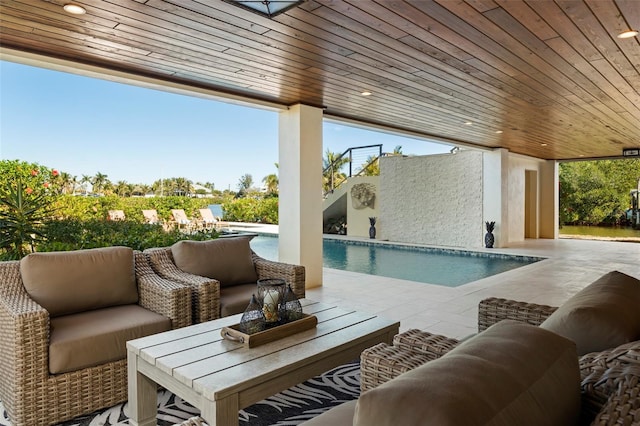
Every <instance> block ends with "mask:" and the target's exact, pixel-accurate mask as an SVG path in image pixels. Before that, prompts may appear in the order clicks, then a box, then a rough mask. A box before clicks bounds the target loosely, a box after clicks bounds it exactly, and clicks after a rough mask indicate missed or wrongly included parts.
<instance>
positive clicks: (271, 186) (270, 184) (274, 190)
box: [262, 173, 278, 195]
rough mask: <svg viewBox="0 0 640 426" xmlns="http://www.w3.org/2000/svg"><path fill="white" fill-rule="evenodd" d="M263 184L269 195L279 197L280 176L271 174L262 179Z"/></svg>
mask: <svg viewBox="0 0 640 426" xmlns="http://www.w3.org/2000/svg"><path fill="white" fill-rule="evenodd" d="M262 183H264V186H265V187H266V190H267V194H268V195H277V194H278V175H277V174H275V173H271V174H270V175H267V176H265V177H263V178H262Z"/></svg>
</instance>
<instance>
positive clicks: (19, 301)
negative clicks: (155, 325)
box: [0, 253, 190, 426]
mask: <svg viewBox="0 0 640 426" xmlns="http://www.w3.org/2000/svg"><path fill="white" fill-rule="evenodd" d="M143 259H144V258H143ZM139 260H140V257H139V253H137V254H136V262H138V261H139ZM136 279H137V280H138V284H139V291H140V304H141V305H142V306H146V307H147V308H151V309H153V310H155V311H156V312H157V313H160V314H163V315H165V316H167V317H169V318H171V320H172V325H173V327H177V326H180V325H182V324H186V323H188V322H189V321H190V317H189V316H188V315H189V309H188V296H189V289H188V288H187V287H186V286H184V285H182V284H179V283H171V282H169V281H166V280H163V279H159V278H154V276H152V275H150V274H149V270H147V269H145V263H141V264H138V263H136ZM156 308H157V310H156ZM49 326H50V323H49V314H48V312H47V311H46V310H45V309H44V308H42V307H41V306H40V305H38V304H37V303H36V302H34V301H33V300H32V299H31V298H30V297H29V295H28V294H27V292H26V291H25V289H24V285H23V284H22V279H21V276H20V267H19V262H16V261H11V262H0V400H2V402H3V404H4V406H5V408H6V410H7V413H8V415H9V418H10V419H11V422H12V424H13V426H39V425H52V424H56V423H59V422H61V421H64V420H69V419H72V418H74V417H77V416H80V415H82V414H88V413H91V412H93V411H95V410H97V409H100V408H105V407H110V406H113V405H115V404H118V403H120V402H123V401H126V399H127V368H126V367H127V361H126V359H122V360H118V361H114V362H110V363H107V364H103V365H100V366H96V367H91V368H85V369H82V370H78V371H74V372H70V373H65V374H58V375H55V376H53V375H50V374H49Z"/></svg>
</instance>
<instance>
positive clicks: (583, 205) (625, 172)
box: [559, 159, 640, 225]
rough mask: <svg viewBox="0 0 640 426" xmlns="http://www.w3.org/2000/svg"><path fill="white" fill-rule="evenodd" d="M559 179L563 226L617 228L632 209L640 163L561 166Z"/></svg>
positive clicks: (611, 162)
mask: <svg viewBox="0 0 640 426" xmlns="http://www.w3.org/2000/svg"><path fill="white" fill-rule="evenodd" d="M559 178H560V223H561V224H586V225H598V224H615V223H619V222H621V221H622V219H623V218H624V215H625V211H626V210H627V209H629V207H630V203H631V197H630V191H631V190H632V189H634V188H637V185H638V179H640V159H623V160H598V161H580V162H566V163H561V164H560V176H559Z"/></svg>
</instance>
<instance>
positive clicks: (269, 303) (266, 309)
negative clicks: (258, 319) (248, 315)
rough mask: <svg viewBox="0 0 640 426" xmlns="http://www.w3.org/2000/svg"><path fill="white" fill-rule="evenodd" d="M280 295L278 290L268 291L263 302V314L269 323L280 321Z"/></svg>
mask: <svg viewBox="0 0 640 426" xmlns="http://www.w3.org/2000/svg"><path fill="white" fill-rule="evenodd" d="M279 299H280V293H278V290H267V291H266V292H265V294H264V299H263V300H262V305H263V306H262V312H263V313H264V317H265V319H266V320H267V322H274V321H278V300H279Z"/></svg>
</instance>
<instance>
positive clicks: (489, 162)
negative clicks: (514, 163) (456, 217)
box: [482, 149, 509, 247]
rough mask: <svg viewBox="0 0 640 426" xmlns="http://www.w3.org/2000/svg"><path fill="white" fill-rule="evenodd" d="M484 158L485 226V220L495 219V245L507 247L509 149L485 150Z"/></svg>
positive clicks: (483, 212) (483, 200) (483, 194)
mask: <svg viewBox="0 0 640 426" xmlns="http://www.w3.org/2000/svg"><path fill="white" fill-rule="evenodd" d="M482 158H483V167H482V168H483V173H482V175H483V185H482V217H483V226H484V222H490V221H495V222H496V228H495V231H494V232H493V234H494V236H495V245H494V247H507V246H508V244H509V151H508V150H506V149H495V150H493V151H491V152H485V153H484V155H483V156H482ZM483 235H484V233H483Z"/></svg>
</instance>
